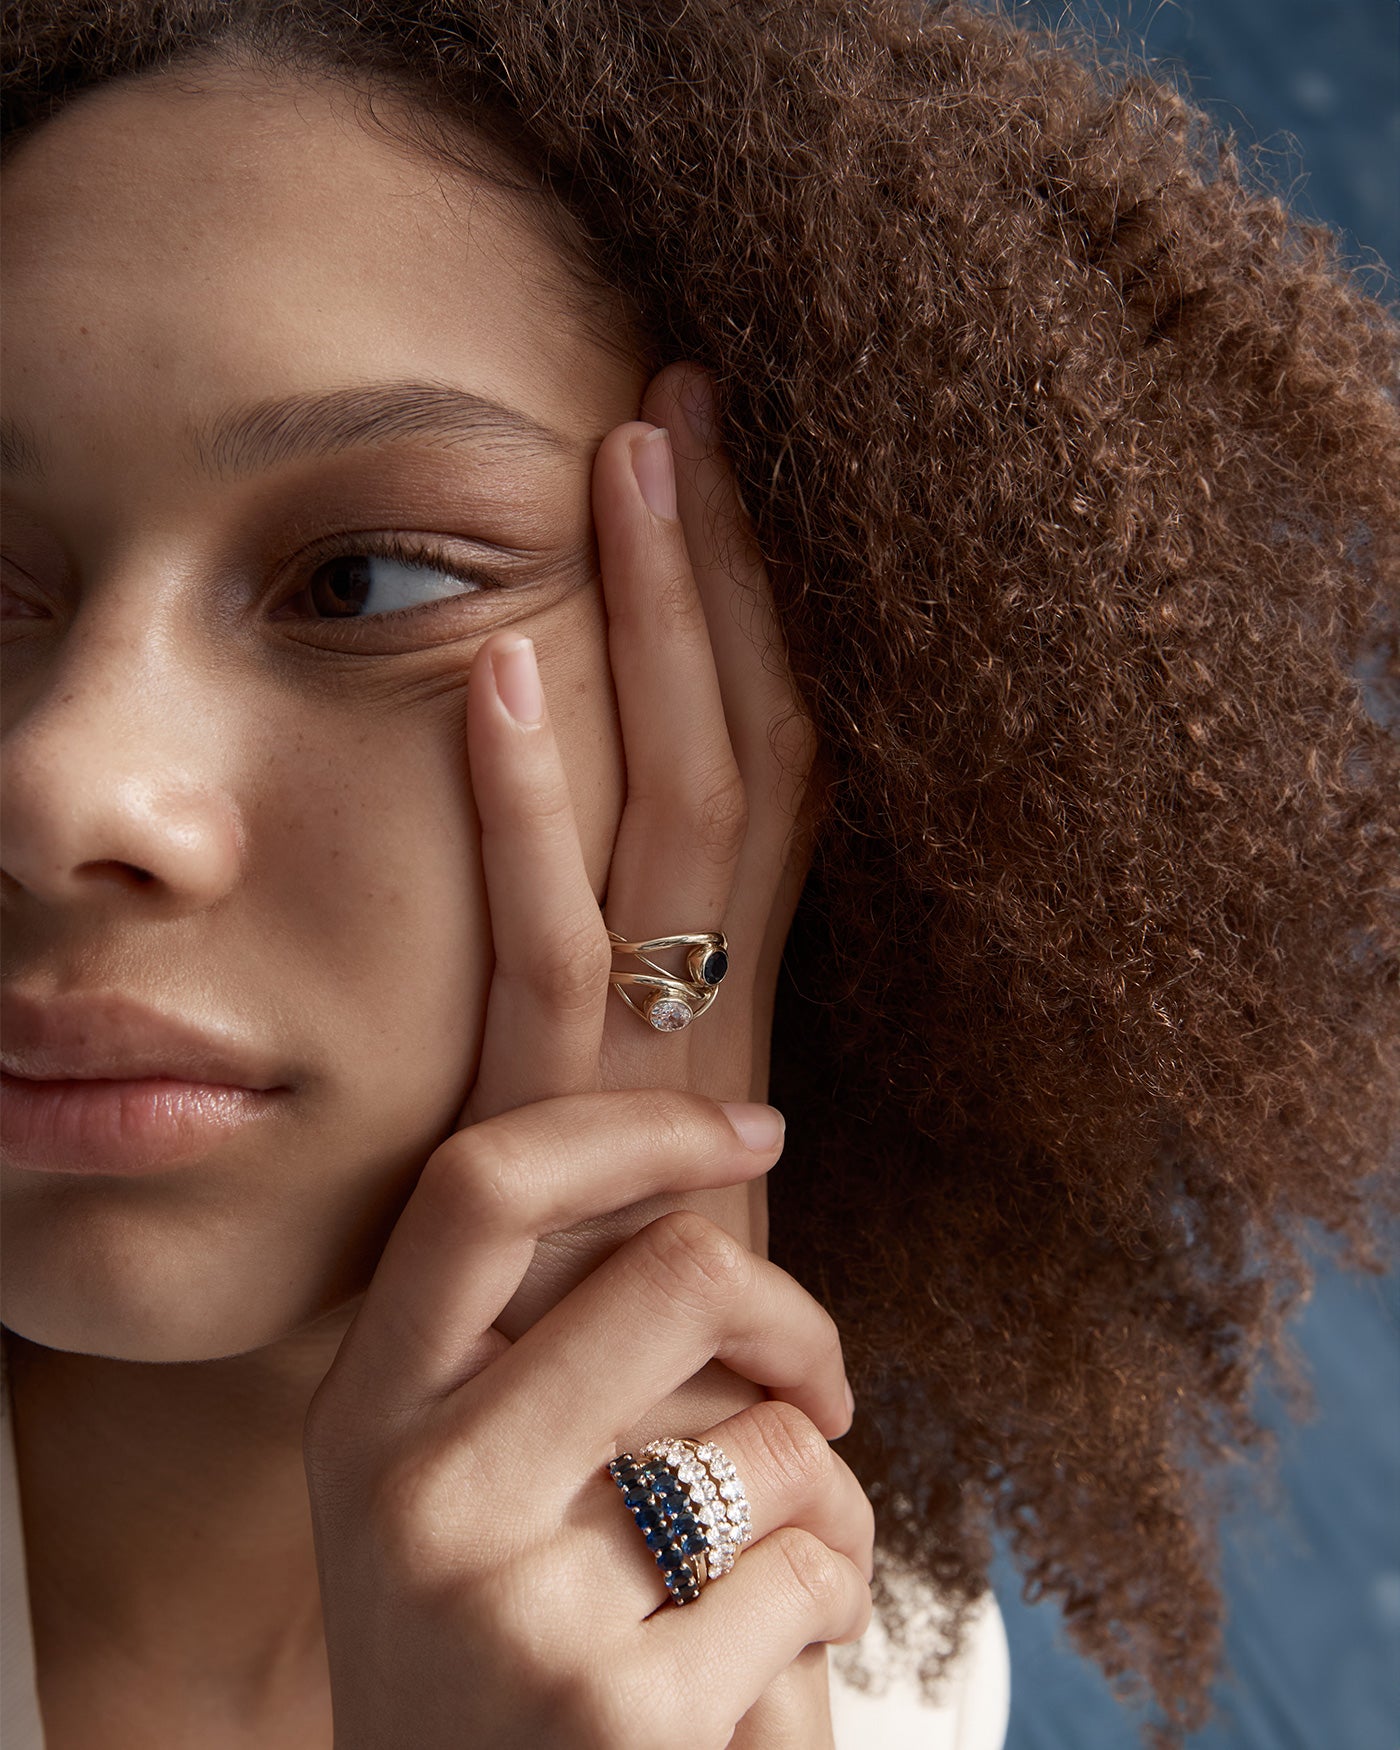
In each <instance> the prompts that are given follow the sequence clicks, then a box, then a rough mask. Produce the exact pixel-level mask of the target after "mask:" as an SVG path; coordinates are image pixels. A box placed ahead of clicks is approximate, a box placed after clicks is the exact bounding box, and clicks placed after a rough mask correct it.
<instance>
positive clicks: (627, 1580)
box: [571, 1399, 875, 1615]
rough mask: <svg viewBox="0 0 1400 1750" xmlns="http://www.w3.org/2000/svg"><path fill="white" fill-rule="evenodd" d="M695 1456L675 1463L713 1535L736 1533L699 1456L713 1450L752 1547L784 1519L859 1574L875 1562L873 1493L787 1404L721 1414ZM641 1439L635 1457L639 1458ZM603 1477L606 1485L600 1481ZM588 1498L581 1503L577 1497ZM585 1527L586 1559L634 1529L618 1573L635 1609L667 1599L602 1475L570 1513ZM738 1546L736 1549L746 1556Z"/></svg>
mask: <svg viewBox="0 0 1400 1750" xmlns="http://www.w3.org/2000/svg"><path fill="white" fill-rule="evenodd" d="M695 1445H696V1446H697V1447H698V1448H699V1449H700V1457H699V1458H697V1457H696V1456H695V1455H694V1454H693V1453H690V1452H689V1451H686V1452H685V1455H684V1457H683V1458H682V1459H681V1462H680V1469H679V1474H680V1480H681V1482H682V1484H683V1485H684V1486H685V1487H686V1488H687V1489H688V1490H690V1492H691V1494H692V1495H693V1496H694V1497H696V1500H695V1503H694V1505H695V1508H696V1513H697V1519H698V1520H699V1522H700V1524H701V1528H702V1530H705V1531H706V1535H711V1533H710V1531H709V1526H710V1524H711V1523H713V1525H714V1532H713V1535H714V1537H715V1538H716V1540H717V1541H719V1542H720V1543H730V1544H732V1543H733V1542H734V1537H733V1527H732V1525H730V1526H728V1528H727V1521H728V1520H730V1519H731V1518H732V1517H733V1515H732V1514H731V1513H730V1504H729V1503H728V1502H727V1501H726V1500H725V1499H724V1497H723V1496H722V1495H721V1494H720V1493H719V1490H718V1487H717V1485H716V1483H715V1481H714V1480H713V1479H712V1478H711V1476H710V1474H709V1472H708V1469H707V1467H706V1465H705V1464H704V1462H703V1460H704V1458H705V1457H706V1456H708V1454H709V1452H711V1451H717V1452H718V1453H720V1454H722V1455H723V1456H724V1458H726V1459H728V1461H729V1462H730V1464H731V1465H732V1466H733V1469H734V1472H735V1473H736V1476H737V1479H738V1484H739V1487H740V1488H741V1489H742V1491H743V1497H744V1499H745V1500H746V1501H747V1503H748V1511H747V1515H744V1514H743V1513H742V1510H741V1514H740V1517H747V1519H748V1522H749V1535H748V1541H749V1542H751V1543H752V1544H753V1545H754V1546H755V1547H756V1546H757V1545H758V1544H759V1543H761V1542H762V1540H763V1539H764V1538H765V1537H767V1536H768V1535H769V1533H770V1532H774V1531H776V1530H778V1529H779V1527H781V1526H784V1525H790V1526H797V1527H799V1528H800V1529H801V1530H803V1531H806V1532H810V1533H811V1535H812V1536H814V1537H816V1538H819V1539H820V1540H821V1542H822V1543H824V1544H826V1545H827V1547H828V1548H829V1549H833V1550H837V1551H839V1552H840V1554H841V1555H843V1556H845V1557H846V1559H847V1560H848V1561H850V1562H851V1563H853V1564H854V1566H855V1567H856V1568H857V1569H858V1570H859V1571H860V1572H861V1573H862V1574H864V1575H865V1577H866V1578H867V1580H868V1579H869V1577H870V1574H871V1571H872V1552H873V1549H874V1536H875V1522H874V1514H873V1512H872V1509H871V1506H870V1502H869V1500H868V1499H867V1497H866V1494H865V1491H864V1490H863V1489H862V1488H861V1486H860V1484H859V1482H857V1480H856V1478H855V1475H854V1473H853V1472H852V1471H851V1469H850V1466H849V1465H847V1464H846V1462H845V1460H844V1459H842V1458H841V1457H840V1455H839V1454H838V1453H837V1452H835V1451H834V1450H833V1448H832V1447H831V1445H830V1444H829V1443H828V1441H827V1440H826V1438H825V1437H824V1436H823V1434H822V1433H821V1430H820V1429H819V1428H817V1426H816V1425H815V1423H813V1422H812V1421H811V1420H810V1418H808V1417H807V1416H805V1415H803V1413H802V1412H801V1411H800V1410H798V1409H796V1408H795V1407H794V1406H793V1405H792V1404H788V1403H783V1402H781V1401H778V1400H775V1399H769V1400H767V1401H765V1402H763V1403H760V1404H755V1405H753V1406H752V1407H751V1408H750V1409H747V1410H743V1411H741V1412H740V1413H739V1414H738V1415H735V1416H731V1417H729V1418H728V1420H726V1421H724V1422H720V1423H718V1424H717V1425H716V1426H715V1427H713V1428H711V1429H709V1430H708V1431H707V1432H706V1433H704V1434H701V1435H699V1436H697V1437H696V1440H695ZM642 1452H643V1448H642V1445H641V1443H638V1446H637V1448H636V1449H635V1451H634V1456H635V1457H638V1458H640V1457H641V1456H642ZM603 1484H607V1486H601V1485H603ZM585 1502H586V1505H584V1503H585ZM571 1517H572V1518H573V1520H574V1523H575V1524H576V1525H580V1527H581V1528H583V1527H584V1526H586V1529H587V1532H588V1534H589V1536H590V1539H591V1540H593V1541H595V1542H596V1544H597V1553H596V1554H594V1555H592V1556H591V1557H590V1561H591V1562H592V1563H594V1564H596V1565H597V1566H598V1567H599V1568H601V1566H602V1564H604V1563H607V1562H612V1561H615V1560H616V1557H617V1555H618V1554H619V1553H620V1546H619V1541H618V1527H619V1525H621V1526H622V1527H623V1528H624V1529H629V1530H630V1532H631V1537H630V1544H631V1547H630V1548H629V1549H628V1550H627V1555H626V1559H625V1560H624V1562H623V1565H622V1574H621V1575H620V1578H621V1579H622V1582H623V1584H624V1585H625V1587H626V1589H627V1593H628V1596H629V1597H630V1598H631V1599H633V1600H634V1603H635V1608H636V1610H637V1612H638V1614H639V1615H643V1614H647V1613H649V1612H650V1611H652V1610H653V1609H655V1608H657V1607H658V1606H660V1605H662V1604H664V1603H665V1602H666V1587H665V1585H664V1583H663V1581H662V1579H661V1571H660V1569H659V1567H658V1566H657V1564H656V1561H655V1559H654V1557H653V1554H652V1552H651V1550H650V1549H649V1548H648V1547H647V1544H646V1542H645V1539H644V1536H643V1535H642V1532H641V1531H640V1529H639V1528H637V1527H636V1526H632V1527H630V1528H629V1527H628V1526H627V1521H628V1520H630V1519H631V1517H632V1516H631V1514H630V1512H628V1511H627V1510H626V1508H625V1505H624V1503H623V1502H622V1500H621V1499H620V1497H619V1496H618V1494H617V1491H616V1489H615V1487H613V1486H612V1485H611V1484H609V1483H608V1480H607V1479H606V1478H605V1477H602V1476H600V1477H598V1478H597V1479H594V1478H590V1479H589V1481H588V1483H587V1485H586V1489H585V1492H584V1496H583V1500H582V1501H581V1503H580V1506H579V1509H578V1510H577V1511H576V1513H575V1514H574V1515H572V1516H571ZM745 1559H746V1557H745V1555H744V1554H742V1553H741V1554H739V1555H738V1560H739V1561H743V1560H745Z"/></svg>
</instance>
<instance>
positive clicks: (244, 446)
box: [0, 381, 582, 479]
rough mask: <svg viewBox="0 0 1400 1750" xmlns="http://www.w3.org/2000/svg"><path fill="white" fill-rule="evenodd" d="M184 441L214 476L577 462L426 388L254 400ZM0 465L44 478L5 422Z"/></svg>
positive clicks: (434, 386) (545, 438) (478, 407)
mask: <svg viewBox="0 0 1400 1750" xmlns="http://www.w3.org/2000/svg"><path fill="white" fill-rule="evenodd" d="M191 438H192V446H193V452H194V456H195V460H196V462H197V464H198V466H199V467H200V469H201V471H202V472H204V473H206V474H209V475H212V476H215V477H228V476H239V475H244V474H251V473H254V472H255V471H256V470H258V469H260V468H275V467H277V466H278V465H279V464H280V463H284V462H289V461H293V460H299V459H305V458H308V457H315V456H330V455H334V454H336V453H337V452H338V451H341V450H348V449H361V448H380V447H382V446H384V445H386V444H391V443H403V442H409V441H415V440H416V441H420V442H429V443H435V444H440V445H446V446H448V447H465V446H473V447H478V448H479V447H481V446H482V445H483V444H485V445H497V446H500V447H501V448H503V449H504V450H506V451H507V452H510V451H515V452H518V453H533V454H535V455H537V456H544V457H546V458H558V457H559V456H567V457H577V456H579V455H580V454H582V446H580V445H578V444H575V443H571V442H570V441H569V439H567V438H565V437H563V436H561V434H560V433H559V432H557V431H552V430H551V429H550V428H549V427H548V426H547V425H541V424H540V423H539V421H538V420H535V419H532V418H531V417H530V416H529V414H527V413H522V412H521V411H520V410H519V409H518V408H515V407H508V406H506V405H505V404H504V403H503V402H500V401H493V400H492V399H491V398H490V397H489V396H486V395H478V394H475V393H474V392H473V391H471V390H469V389H458V388H454V387H453V386H452V385H451V384H449V383H433V382H408V381H404V382H386V383H365V384H359V385H355V386H353V387H349V388H344V389H327V390H317V391H308V392H306V393H303V394H299V395H287V396H282V397H277V398H273V399H269V400H263V401H253V402H249V403H248V404H247V405H245V406H243V407H234V408H230V409H228V410H227V411H225V412H224V413H221V414H219V415H218V416H217V417H216V418H214V419H212V420H210V421H209V422H207V423H206V424H205V425H202V426H196V427H194V428H193V429H192V432H191ZM0 465H3V467H4V469H5V472H6V473H7V474H13V475H15V476H17V477H21V478H28V479H41V478H42V477H43V475H44V472H45V465H44V460H43V456H42V454H41V452H40V448H39V445H38V444H37V443H36V442H35V440H34V438H33V435H32V434H31V432H30V431H29V429H28V427H26V426H25V425H24V424H23V423H22V422H20V421H19V420H15V419H11V418H10V417H9V416H4V417H0Z"/></svg>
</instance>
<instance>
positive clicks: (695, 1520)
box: [608, 1440, 753, 1604]
mask: <svg viewBox="0 0 1400 1750" xmlns="http://www.w3.org/2000/svg"><path fill="white" fill-rule="evenodd" d="M608 1475H609V1476H610V1477H611V1478H612V1480H613V1482H614V1483H615V1484H616V1485H617V1487H618V1488H619V1489H620V1490H621V1491H622V1498H623V1500H624V1501H625V1502H626V1504H627V1508H628V1510H629V1512H630V1513H631V1514H632V1517H633V1519H634V1520H635V1521H636V1523H637V1529H638V1530H639V1531H640V1532H641V1533H642V1536H643V1537H644V1538H645V1539H646V1543H647V1548H648V1549H649V1550H650V1551H651V1552H652V1554H653V1555H654V1556H655V1557H656V1565H657V1566H658V1567H659V1568H660V1570H661V1577H662V1579H663V1580H664V1581H665V1583H666V1591H667V1593H668V1595H669V1597H670V1599H671V1602H672V1603H673V1604H690V1603H692V1602H693V1601H694V1600H695V1599H696V1598H698V1597H699V1596H700V1593H701V1591H702V1589H703V1588H704V1587H705V1586H706V1585H707V1584H708V1583H709V1582H710V1581H711V1580H715V1579H718V1578H719V1576H720V1575H721V1574H727V1573H728V1572H729V1570H730V1569H731V1568H732V1567H733V1566H734V1560H735V1557H736V1556H737V1555H738V1553H739V1551H740V1550H741V1549H743V1547H744V1545H745V1544H747V1543H750V1542H751V1541H752V1539H753V1523H752V1518H751V1514H750V1510H749V1502H748V1497H747V1496H746V1495H745V1493H744V1488H743V1484H742V1483H740V1481H739V1478H738V1475H737V1473H736V1472H735V1469H734V1466H733V1465H732V1464H731V1463H730V1461H729V1459H728V1458H727V1457H726V1456H725V1454H724V1453H723V1452H721V1450H720V1449H719V1447H718V1446H714V1445H712V1444H711V1443H710V1442H708V1441H695V1440H653V1441H652V1442H651V1444H650V1445H649V1446H647V1447H645V1448H644V1449H643V1452H642V1455H641V1457H640V1458H634V1457H633V1455H632V1454H631V1453H630V1452H622V1453H619V1454H618V1456H617V1457H616V1458H615V1459H613V1460H612V1462H611V1463H610V1464H609V1465H608Z"/></svg>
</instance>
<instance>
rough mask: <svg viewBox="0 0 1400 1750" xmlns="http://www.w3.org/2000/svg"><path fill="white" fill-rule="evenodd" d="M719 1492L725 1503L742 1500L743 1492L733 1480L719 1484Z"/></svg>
mask: <svg viewBox="0 0 1400 1750" xmlns="http://www.w3.org/2000/svg"><path fill="white" fill-rule="evenodd" d="M719 1492H720V1494H721V1495H723V1496H724V1498H725V1500H726V1501H738V1500H742V1498H743V1494H744V1491H743V1490H742V1489H741V1488H740V1487H739V1484H738V1482H737V1481H735V1480H731V1481H729V1482H724V1483H721V1484H720V1486H719Z"/></svg>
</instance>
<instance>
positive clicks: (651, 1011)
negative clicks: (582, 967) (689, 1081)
mask: <svg viewBox="0 0 1400 1750" xmlns="http://www.w3.org/2000/svg"><path fill="white" fill-rule="evenodd" d="M608 939H609V941H610V942H611V943H612V949H613V954H614V955H618V954H630V955H631V956H632V957H633V958H634V959H636V960H640V961H641V963H642V965H643V966H645V967H647V968H649V970H648V971H646V972H633V971H630V970H629V969H627V968H625V967H624V968H621V969H619V968H618V967H616V966H614V967H613V970H612V975H611V983H612V987H613V989H614V990H615V991H616V992H617V994H618V995H619V996H620V997H621V998H622V1000H623V1001H624V1002H625V1003H626V1004H627V1006H628V1008H629V1009H632V1010H634V1011H635V1013H637V1014H639V1015H640V1016H641V1017H642V1019H643V1020H644V1021H645V1022H647V1024H648V1025H649V1026H652V1027H655V1028H656V1030H657V1032H658V1033H677V1032H679V1031H680V1029H681V1028H682V1027H688V1026H689V1025H690V1023H691V1022H692V1021H693V1020H694V1019H695V1017H696V1016H697V1015H703V1014H704V1012H705V1010H706V1009H708V1008H709V1006H710V1004H711V1003H712V1002H713V1001H714V1000H715V996H716V994H717V993H718V991H719V986H720V980H721V979H722V978H723V977H724V975H725V973H726V972H728V970H729V943H728V942H727V941H726V940H725V938H724V935H723V934H722V933H721V932H720V931H719V930H702V931H699V932H697V933H695V934H694V935H688V936H652V937H650V938H649V939H648V940H647V941H645V942H629V941H627V940H626V939H625V938H624V937H622V936H619V935H618V934H617V932H616V931H615V930H609V931H608ZM672 949H684V950H685V965H684V970H683V971H681V972H678V971H675V970H674V969H672V968H670V967H667V966H664V965H662V963H661V962H660V961H659V960H656V959H654V958H653V956H654V955H657V954H665V953H667V952H669V951H670V950H672ZM634 992H635V993H636V994H635V995H634V994H633V993H634Z"/></svg>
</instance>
